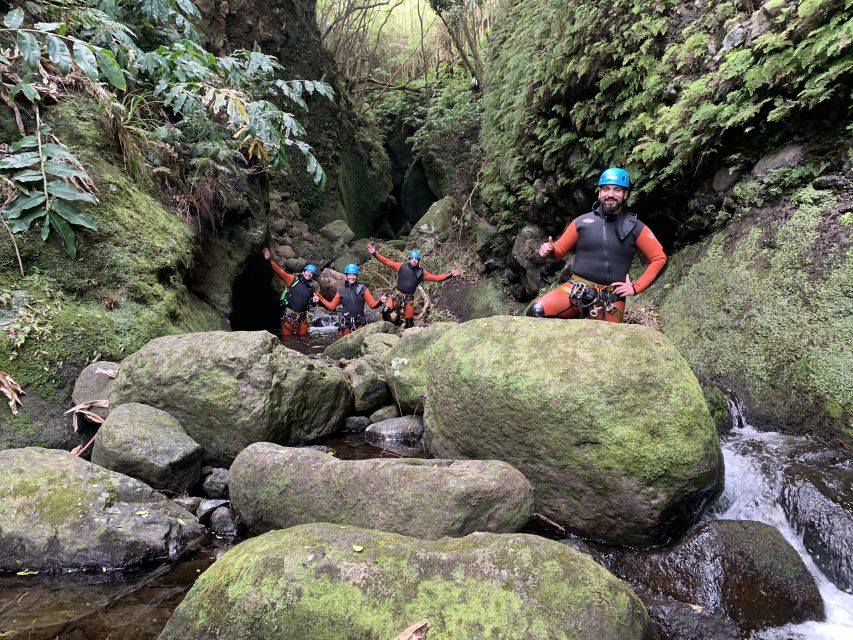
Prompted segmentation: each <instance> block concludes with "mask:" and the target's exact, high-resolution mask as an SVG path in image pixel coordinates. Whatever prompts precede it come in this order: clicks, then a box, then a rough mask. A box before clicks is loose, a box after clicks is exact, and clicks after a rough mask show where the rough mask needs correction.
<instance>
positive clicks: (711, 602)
mask: <svg viewBox="0 0 853 640" xmlns="http://www.w3.org/2000/svg"><path fill="white" fill-rule="evenodd" d="M608 565H609V566H610V568H611V570H613V571H615V572H616V574H617V575H619V576H621V577H622V578H624V579H625V580H627V581H629V582H630V583H631V584H633V585H634V587H635V588H637V589H642V590H643V591H648V592H651V593H657V594H662V595H666V596H669V597H670V598H673V599H675V600H678V601H680V602H687V603H690V604H698V605H700V606H701V607H704V608H705V609H706V610H707V611H708V612H709V613H711V614H715V613H721V614H723V615H725V616H726V617H727V618H729V619H730V620H731V621H732V622H734V623H735V624H736V625H737V626H738V628H739V629H740V631H741V633H742V634H744V635H747V636H748V635H749V634H750V633H751V632H753V631H756V630H758V629H763V628H766V627H780V626H782V625H785V624H789V623H791V624H796V623H798V622H806V621H807V620H823V617H824V609H823V600H822V599H821V596H820V592H819V591H818V588H817V585H816V584H815V580H814V577H813V576H812V575H811V573H809V570H808V569H807V568H806V565H805V564H804V563H803V561H802V559H801V558H800V556H799V555H798V554H797V552H796V550H795V549H794V548H793V547H792V546H791V545H790V544H788V542H787V540H785V538H784V537H783V536H782V534H781V533H779V531H778V530H777V529H776V528H775V527H771V526H770V525H767V524H764V523H762V522H753V521H748V520H747V521H742V520H715V521H711V522H706V523H703V524H702V525H700V526H698V527H696V529H695V530H693V531H691V532H690V533H689V534H688V535H687V536H685V537H684V539H682V540H681V541H679V542H678V543H677V544H676V545H673V546H672V547H671V548H667V549H660V550H654V551H651V550H650V551H640V552H626V553H624V554H623V555H621V556H618V557H616V558H612V559H611V560H610V561H609V562H608Z"/></svg>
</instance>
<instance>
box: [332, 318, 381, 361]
mask: <svg viewBox="0 0 853 640" xmlns="http://www.w3.org/2000/svg"><path fill="white" fill-rule="evenodd" d="M396 332H397V327H395V326H394V325H393V324H392V323H390V322H385V321H384V320H383V321H381V322H373V323H371V324H369V325H367V326H366V327H362V328H361V329H359V330H358V331H354V332H353V333H351V334H349V335H348V336H344V337H343V338H339V339H338V340H335V341H334V342H333V343H332V344H330V345H329V346H328V347H326V349H325V350H324V351H323V355H324V356H327V357H329V358H332V359H333V360H338V359H339V358H347V359H349V358H358V357H359V356H360V355H361V345H362V343H363V342H364V339H365V338H366V337H367V336H370V335H373V334H374V333H396Z"/></svg>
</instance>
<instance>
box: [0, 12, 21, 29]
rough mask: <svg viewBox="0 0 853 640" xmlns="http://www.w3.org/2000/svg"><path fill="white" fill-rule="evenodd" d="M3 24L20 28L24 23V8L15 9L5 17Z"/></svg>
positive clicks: (11, 27)
mask: <svg viewBox="0 0 853 640" xmlns="http://www.w3.org/2000/svg"><path fill="white" fill-rule="evenodd" d="M3 24H5V25H6V26H7V27H9V28H10V29H18V28H19V27H20V26H21V25H22V24H24V10H23V9H20V8H18V9H13V10H12V11H10V12H9V13H7V14H6V15H5V16H4V17H3Z"/></svg>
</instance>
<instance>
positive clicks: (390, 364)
mask: <svg viewBox="0 0 853 640" xmlns="http://www.w3.org/2000/svg"><path fill="white" fill-rule="evenodd" d="M453 326H454V323H452V322H436V323H433V324H431V325H429V326H428V327H415V328H413V329H407V330H406V331H405V332H403V335H402V337H401V338H400V342H398V343H397V345H396V346H395V347H394V348H393V349H392V350H391V351H390V352H389V354H388V357H387V360H386V366H385V381H386V382H387V383H388V387H389V388H390V389H391V393H392V394H394V398H395V400H396V401H397V403H398V404H399V405H400V408H401V409H402V410H403V411H404V412H406V413H423V411H424V404H425V399H426V388H427V373H428V371H429V365H428V359H429V355H430V353H431V349H432V347H433V345H434V344H435V343H436V342H437V341H438V340H439V338H441V336H442V335H444V334H445V333H446V332H447V331H448V330H449V329H450V328H451V327H453ZM397 415H399V413H397V414H396V415H394V416H388V417H397ZM371 421H373V422H378V420H373V416H371Z"/></svg>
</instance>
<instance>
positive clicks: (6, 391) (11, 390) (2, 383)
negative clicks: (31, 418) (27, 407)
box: [0, 371, 27, 415]
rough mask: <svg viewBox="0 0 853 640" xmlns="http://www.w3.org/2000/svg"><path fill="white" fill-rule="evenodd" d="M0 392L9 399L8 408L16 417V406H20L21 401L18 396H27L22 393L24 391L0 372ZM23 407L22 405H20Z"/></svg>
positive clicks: (8, 376)
mask: <svg viewBox="0 0 853 640" xmlns="http://www.w3.org/2000/svg"><path fill="white" fill-rule="evenodd" d="M0 391H2V392H3V395H4V396H6V397H7V398H9V408H10V409H11V410H12V413H13V414H14V415H18V405H20V404H21V400H20V399H19V398H18V396H19V395H20V396H25V395H27V394H26V393H24V390H23V389H21V387H20V386H19V385H18V383H17V382H15V381H14V380H13V379H12V376H10V375H9V374H8V373H6V372H5V371H0ZM22 406H23V405H22Z"/></svg>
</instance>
